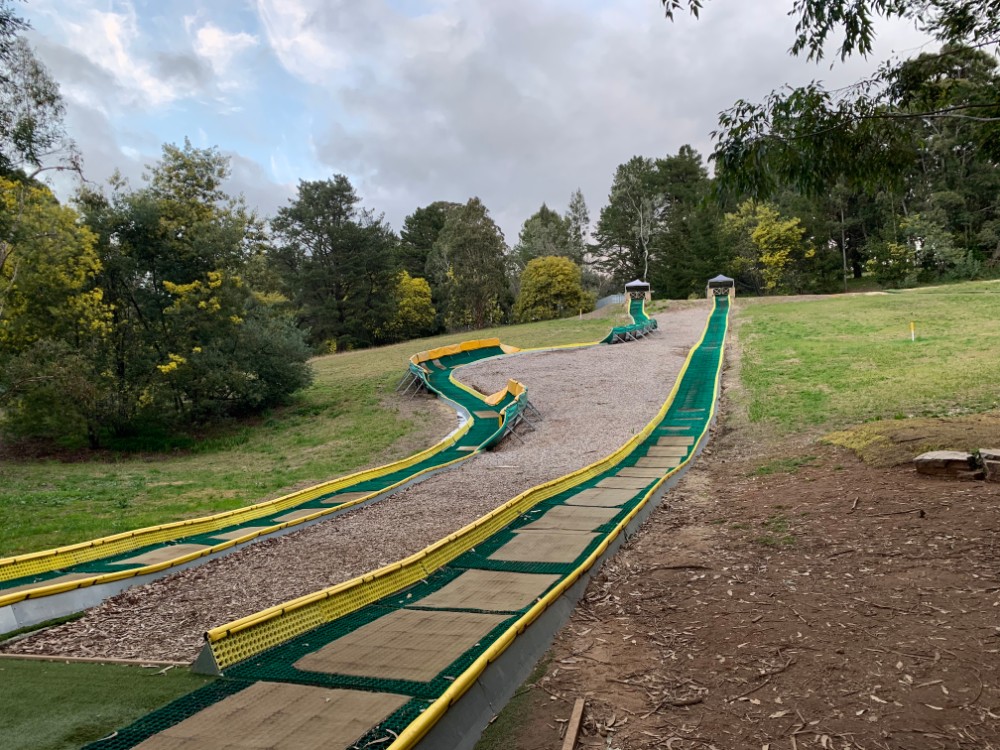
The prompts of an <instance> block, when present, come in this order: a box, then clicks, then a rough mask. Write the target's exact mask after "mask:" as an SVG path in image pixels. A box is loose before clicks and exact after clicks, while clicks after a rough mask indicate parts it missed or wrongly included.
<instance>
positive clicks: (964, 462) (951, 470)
mask: <svg viewBox="0 0 1000 750" xmlns="http://www.w3.org/2000/svg"><path fill="white" fill-rule="evenodd" d="M913 465H914V466H915V467H916V469H917V471H918V472H919V473H921V474H929V475H930V476H935V477H952V478H955V479H976V478H978V477H976V476H975V474H976V473H977V472H976V458H975V456H973V455H972V454H971V453H966V452H965V451H930V452H929V453H921V454H920V455H919V456H917V457H916V458H915V459H913Z"/></svg>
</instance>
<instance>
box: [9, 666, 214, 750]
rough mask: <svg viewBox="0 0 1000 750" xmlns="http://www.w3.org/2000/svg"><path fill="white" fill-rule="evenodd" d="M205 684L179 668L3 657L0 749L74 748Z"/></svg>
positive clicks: (57, 749)
mask: <svg viewBox="0 0 1000 750" xmlns="http://www.w3.org/2000/svg"><path fill="white" fill-rule="evenodd" d="M208 682H211V678H208V677H203V676H200V675H194V674H191V673H190V672H188V671H187V670H186V669H180V668H175V669H169V670H167V671H166V672H162V673H161V668H159V667H152V668H141V667H128V666H117V665H105V664H60V663H55V662H37V661H17V660H12V659H3V660H0V706H3V709H2V710H0V747H2V748H4V750H64V749H65V750H71V749H72V750H75V749H76V748H79V747H80V746H82V745H84V744H86V743H88V742H93V741H94V740H97V739H100V738H101V737H104V736H106V735H108V734H110V733H111V732H113V731H114V730H115V729H117V728H118V727H121V726H124V725H126V724H130V723H131V722H133V721H134V720H135V719H138V718H139V717H140V716H143V715H144V714H146V713H149V712H150V711H151V710H153V709H154V708H158V707H159V706H162V705H164V704H165V703H168V702H169V701H171V700H173V699H174V698H177V697H179V696H181V695H184V694H185V693H189V692H191V691H192V690H194V689H195V688H198V687H201V686H202V685H205V684H207V683H208ZM50 707H51V710H50Z"/></svg>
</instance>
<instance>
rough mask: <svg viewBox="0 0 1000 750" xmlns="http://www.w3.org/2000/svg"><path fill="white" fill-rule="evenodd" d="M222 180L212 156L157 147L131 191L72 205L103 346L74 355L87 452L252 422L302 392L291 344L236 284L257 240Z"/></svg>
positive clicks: (301, 352) (275, 319) (300, 350)
mask: <svg viewBox="0 0 1000 750" xmlns="http://www.w3.org/2000/svg"><path fill="white" fill-rule="evenodd" d="M228 169H229V165H228V161H227V160H226V159H225V157H222V156H221V155H220V154H219V153H218V151H217V150H216V149H196V148H193V147H192V146H191V144H190V142H188V141H185V144H184V145H183V146H181V147H178V146H173V145H169V144H168V145H167V146H165V147H164V150H163V157H162V158H161V160H160V161H158V162H157V163H155V164H154V165H152V166H151V167H150V169H149V170H148V172H147V174H146V176H145V183H146V184H145V185H144V186H143V187H140V188H139V189H133V188H132V187H131V186H130V185H129V184H128V183H127V182H126V181H125V180H122V179H121V178H119V177H115V178H112V181H111V184H110V188H111V189H110V193H109V194H105V193H104V192H102V191H98V190H94V189H92V188H87V189H84V190H83V191H81V193H80V194H79V196H78V205H79V207H80V209H81V211H82V213H83V215H84V219H85V221H86V225H87V227H88V228H89V229H90V230H91V231H93V232H94V234H95V235H96V236H97V242H96V245H95V247H96V249H97V253H98V256H99V258H100V263H101V270H100V273H98V274H97V276H96V284H97V286H98V288H99V289H100V291H101V293H102V295H103V299H104V301H105V302H106V303H107V305H108V307H109V309H110V311H111V312H110V324H109V328H110V332H109V334H108V335H107V336H106V337H104V338H103V339H102V340H101V341H100V342H99V345H95V346H93V347H92V348H91V349H89V350H88V351H86V352H85V353H84V355H85V359H86V361H87V362H88V363H89V366H90V368H91V372H92V373H93V376H92V377H90V378H89V380H88V382H89V384H90V386H91V387H92V389H93V390H94V397H93V399H92V405H93V407H92V409H93V413H92V414H91V415H90V416H89V417H88V421H89V422H90V423H91V424H92V425H93V424H96V425H97V426H98V428H97V429H94V428H93V427H91V428H90V429H89V433H90V440H91V444H96V441H97V440H98V439H99V438H100V435H101V434H102V433H105V432H109V433H111V434H114V435H127V434H129V433H131V432H133V431H135V430H136V429H137V426H138V425H139V424H140V423H142V422H148V421H152V422H157V423H160V424H171V423H173V424H184V423H190V422H191V421H194V420H206V419H210V418H213V417H215V416H218V415H223V414H239V413H246V412H252V411H259V410H260V409H262V408H266V407H267V406H270V405H273V404H276V403H280V402H281V401H282V400H284V399H286V398H287V397H288V396H289V395H290V394H291V393H292V392H294V391H295V390H296V389H298V388H300V387H302V386H303V385H305V384H306V383H308V381H309V370H308V366H307V365H306V359H307V357H308V349H307V347H305V345H304V343H303V336H302V333H301V332H300V331H299V330H298V329H296V328H295V327H294V325H293V324H292V323H291V321H290V320H288V318H287V316H285V315H283V314H282V313H281V312H280V311H279V310H277V309H275V308H272V307H271V306H270V305H268V304H267V303H266V301H264V300H263V299H261V298H258V297H257V296H256V295H255V294H254V290H252V289H251V288H249V287H248V286H247V285H246V284H245V283H244V281H243V279H242V277H241V275H240V274H241V272H242V271H243V269H244V268H245V267H246V263H247V261H248V259H249V258H251V257H255V256H256V254H257V253H259V251H260V242H261V238H262V235H261V231H262V229H261V225H260V222H259V221H258V220H257V218H256V217H255V216H254V215H253V214H252V213H251V212H249V211H247V209H246V207H245V204H244V202H243V201H242V199H240V198H231V197H230V196H228V195H226V194H225V192H224V191H223V190H222V188H221V184H222V181H223V180H224V179H225V177H226V176H227V175H228Z"/></svg>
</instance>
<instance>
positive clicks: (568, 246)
mask: <svg viewBox="0 0 1000 750" xmlns="http://www.w3.org/2000/svg"><path fill="white" fill-rule="evenodd" d="M550 255H558V256H562V257H564V258H570V259H571V260H573V261H574V262H576V263H581V262H582V261H583V257H582V256H581V255H580V254H579V253H578V251H577V246H576V245H575V244H574V242H573V235H572V233H571V226H570V221H569V219H565V218H563V217H562V216H560V215H559V214H557V213H556V212H555V211H553V210H552V209H551V208H549V207H548V206H546V205H545V204H544V203H543V204H542V207H541V208H539V209H538V211H536V212H535V213H534V214H532V215H531V216H530V217H528V218H527V219H526V220H525V222H524V225H523V226H522V227H521V233H520V235H519V236H518V240H517V244H516V245H515V246H514V263H515V265H516V266H517V268H518V269H521V270H523V269H524V268H525V267H526V266H527V265H528V262H529V261H531V260H532V259H533V258H542V257H546V256H550Z"/></svg>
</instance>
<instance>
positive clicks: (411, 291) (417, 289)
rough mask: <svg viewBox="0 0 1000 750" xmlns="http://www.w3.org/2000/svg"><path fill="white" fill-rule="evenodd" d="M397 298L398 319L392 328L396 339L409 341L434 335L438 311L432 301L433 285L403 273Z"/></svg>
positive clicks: (397, 290)
mask: <svg viewBox="0 0 1000 750" xmlns="http://www.w3.org/2000/svg"><path fill="white" fill-rule="evenodd" d="M396 298H397V301H398V302H397V306H396V318H395V320H394V322H393V326H392V330H393V334H394V335H395V337H396V338H398V339H400V340H403V341H408V340H409V339H415V338H420V337H421V336H429V335H430V334H432V333H434V331H435V330H436V321H437V311H436V310H435V309H434V303H433V302H432V301H431V285H430V284H428V283H427V279H422V278H419V277H417V278H414V277H412V276H410V274H408V273H407V272H406V271H401V272H400V274H399V285H398V286H397V288H396Z"/></svg>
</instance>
